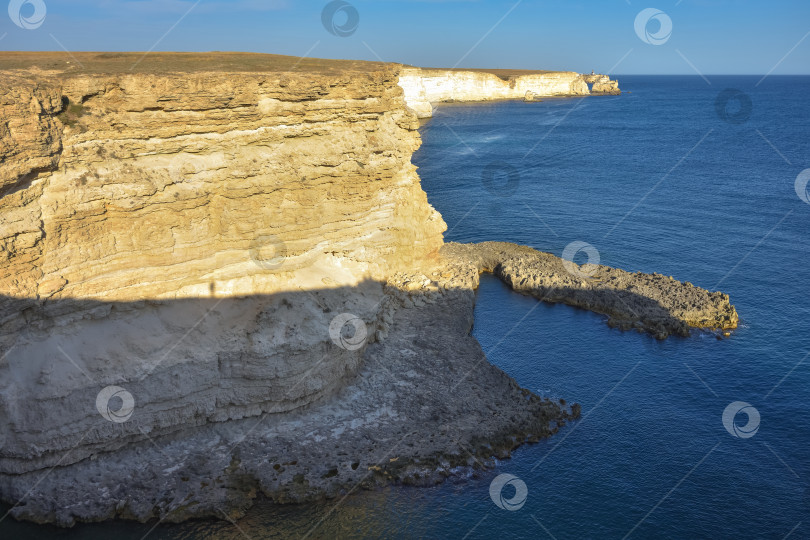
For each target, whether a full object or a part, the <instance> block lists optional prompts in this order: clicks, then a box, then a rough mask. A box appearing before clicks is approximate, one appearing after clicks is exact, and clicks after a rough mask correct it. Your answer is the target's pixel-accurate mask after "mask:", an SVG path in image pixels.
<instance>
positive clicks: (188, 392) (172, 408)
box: [0, 66, 445, 473]
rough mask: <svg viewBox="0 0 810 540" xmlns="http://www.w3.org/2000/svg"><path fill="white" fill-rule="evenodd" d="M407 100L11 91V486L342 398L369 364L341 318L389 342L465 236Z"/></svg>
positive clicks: (12, 82)
mask: <svg viewBox="0 0 810 540" xmlns="http://www.w3.org/2000/svg"><path fill="white" fill-rule="evenodd" d="M396 80H397V72H396V68H395V67H393V66H384V67H382V68H381V69H373V70H368V69H366V70H364V71H362V72H352V71H344V72H341V73H339V74H336V75H313V74H312V73H304V74H301V73H298V74H296V73H289V72H283V73H217V72H209V73H206V72H201V73H188V74H184V75H183V76H178V75H176V74H145V73H138V74H127V75H105V74H81V75H65V74H57V73H50V72H38V73H33V72H26V71H11V72H6V73H5V74H4V75H3V76H1V77H0V93H2V95H3V98H0V99H2V102H0V107H1V108H2V109H1V110H2V114H3V119H4V120H5V122H4V123H3V124H2V139H1V140H2V143H1V144H0V155H2V157H3V162H2V166H1V167H0V186H2V198H0V247H1V248H2V251H0V295H2V296H0V344H2V350H3V353H5V355H4V356H5V357H4V362H3V363H2V365H0V371H2V377H0V381H2V383H0V419H1V420H2V424H3V425H2V431H3V439H4V440H3V446H2V451H0V471H2V472H17V473H19V472H26V471H32V470H36V469H38V468H40V467H43V466H50V465H53V464H56V463H57V462H59V463H61V464H63V465H64V464H68V463H70V462H75V461H78V460H81V459H84V458H86V457H88V456H90V455H92V454H93V453H94V452H97V451H101V450H105V449H106V450H109V449H110V448H114V447H120V446H121V445H122V444H124V443H125V442H132V441H137V440H145V437H146V436H145V435H144V432H146V433H151V436H155V435H160V434H165V433H169V432H172V431H176V430H177V429H180V428H181V427H187V426H189V425H199V424H204V423H206V422H209V421H223V420H228V419H232V418H241V417H243V416H249V415H255V414H259V413H262V412H268V411H273V412H279V411H286V410H290V409H294V408H297V407H300V406H302V405H306V404H307V403H311V402H313V401H315V400H316V399H318V398H320V397H323V396H325V395H328V394H329V393H331V392H333V391H334V390H335V389H337V388H338V387H339V386H340V385H341V384H342V381H343V379H344V378H345V377H346V376H350V375H351V374H352V373H353V372H354V370H355V369H356V368H357V366H358V365H359V362H360V357H361V356H362V352H363V351H362V350H346V349H345V348H340V347H337V348H334V347H330V346H331V345H332V344H333V343H332V340H331V339H330V334H329V329H330V322H331V321H332V319H333V318H334V317H335V316H336V315H337V314H339V313H342V312H350V313H352V314H353V315H355V316H356V317H359V318H360V319H361V320H364V324H367V326H368V327H367V328H366V330H365V331H366V332H367V333H370V334H371V336H370V337H371V340H372V341H373V340H374V338H375V336H374V333H375V331H376V329H377V320H378V319H379V318H380V317H382V314H383V312H384V308H385V304H384V303H383V302H382V300H383V290H382V284H384V282H385V280H386V277H387V276H390V275H393V274H395V273H396V272H400V271H403V270H406V269H411V268H413V267H414V266H415V265H418V264H420V263H422V262H423V261H427V260H431V259H435V258H436V257H437V254H438V249H439V247H440V246H441V243H442V232H443V230H444V229H445V225H444V222H443V221H442V219H441V216H439V214H438V213H437V212H436V211H435V210H433V208H432V207H431V206H430V205H429V204H428V203H427V199H426V196H425V193H424V192H423V191H422V189H421V187H420V185H419V178H418V177H417V175H416V172H415V167H414V166H413V165H412V164H411V162H410V156H411V154H412V152H413V151H414V150H415V149H416V148H417V147H418V145H419V143H420V139H419V135H418V132H417V131H416V127H417V123H416V121H415V119H414V117H413V116H412V115H411V114H409V113H408V112H407V111H406V110H405V108H404V106H403V104H402V97H401V90H400V89H399V88H398V87H397V85H396ZM302 291H307V293H306V294H302ZM291 295H292V296H295V297H296V298H295V309H291V307H292V305H293V301H292V300H291V299H289V298H287V297H288V296H291ZM243 297H250V298H249V299H246V298H243ZM240 298H241V300H239V299H240ZM184 299H185V300H184ZM144 302H147V303H146V304H144ZM209 311H211V314H210V316H205V317H203V316H204V315H206V314H207V313H208V312H209ZM198 319H199V320H200V322H199V323H198V322H197V321H198ZM274 321H275V322H274ZM276 323H277V324H276ZM181 328H184V329H186V330H180V329H181ZM190 329H193V330H194V332H193V335H191V337H190V338H188V339H183V340H181V339H180V338H181V337H182V335H183V333H184V332H186V331H189V332H191V330H190ZM175 342H177V343H175ZM314 351H315V352H314ZM324 355H328V356H329V361H328V362H324V361H323V357H324ZM304 376H306V379H307V382H306V383H301V384H297V385H295V382H298V381H299V380H300V379H301V378H303V377H304ZM113 384H123V385H125V386H127V390H128V391H129V392H130V393H134V394H135V395H138V394H140V395H138V399H137V404H138V412H139V416H140V418H141V420H140V421H139V422H134V423H128V424H126V425H125V426H124V427H123V429H119V426H114V425H112V424H109V423H106V425H105V423H102V424H98V423H97V421H98V419H99V418H100V417H99V414H98V411H96V408H95V407H94V406H92V403H93V399H94V398H93V396H94V395H96V394H98V392H99V391H100V390H101V389H102V388H103V387H105V386H107V385H113ZM257 385H258V386H260V387H261V389H259V388H257ZM170 388H171V391H169V389H170ZM88 399H89V401H87V400H88ZM84 402H86V403H84ZM87 403H89V404H90V405H91V406H83V404H87ZM57 410H58V411H61V412H60V414H54V412H53V411H57ZM135 424H140V425H135ZM87 430H89V433H86V434H85V435H86V436H84V437H82V433H85V432H86V431H87ZM71 449H72V450H71ZM67 450H71V454H70V456H69V457H66V458H65V459H62V458H63V457H64V452H66V451H67Z"/></svg>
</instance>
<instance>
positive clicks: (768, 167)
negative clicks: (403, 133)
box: [3, 76, 810, 540]
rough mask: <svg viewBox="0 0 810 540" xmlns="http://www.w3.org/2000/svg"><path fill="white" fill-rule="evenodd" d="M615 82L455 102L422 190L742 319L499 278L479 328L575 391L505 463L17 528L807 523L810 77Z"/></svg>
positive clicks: (621, 528) (396, 529) (13, 529)
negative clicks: (652, 319) (586, 296)
mask: <svg viewBox="0 0 810 540" xmlns="http://www.w3.org/2000/svg"><path fill="white" fill-rule="evenodd" d="M618 79H619V81H620V85H621V87H622V89H623V90H624V91H625V92H626V93H625V94H623V95H621V96H604V97H589V98H577V99H568V98H565V99H563V98H560V99H548V100H546V101H543V102H541V103H523V102H518V101H509V102H497V103H490V104H474V105H459V104H454V105H443V106H439V108H438V109H437V111H436V114H435V116H434V117H433V118H432V119H430V120H429V121H428V122H426V123H425V124H424V126H423V127H422V129H421V132H422V137H423V145H422V148H421V149H420V150H419V151H418V153H417V154H416V155H415V157H414V162H415V163H416V165H418V166H419V173H420V176H421V178H422V183H423V187H424V189H425V191H426V192H427V194H428V198H429V200H430V202H431V203H432V204H433V205H434V206H435V207H436V209H437V210H438V211H439V212H441V214H442V215H443V216H444V219H445V221H446V222H447V225H448V231H447V233H446V239H447V240H448V241H459V242H479V241H483V240H504V241H512V242H517V243H521V244H527V245H530V246H533V247H535V248H537V249H540V250H544V251H548V252H551V253H554V254H556V255H561V254H562V251H563V249H564V248H565V247H566V246H567V245H569V244H570V243H571V242H575V241H580V242H587V243H588V244H590V245H591V246H593V247H594V248H595V250H596V251H597V252H598V253H599V256H600V261H601V263H602V264H606V265H610V266H615V267H619V268H624V269H626V270H630V271H636V270H640V271H643V272H659V273H662V274H665V275H672V276H674V277H675V278H676V279H679V280H683V281H690V282H692V283H694V284H696V285H699V286H702V287H705V288H708V289H711V290H722V291H724V292H726V293H728V294H729V295H730V297H731V301H732V303H734V304H735V306H736V307H737V310H738V312H739V315H740V319H741V325H740V327H739V328H738V329H737V330H736V331H734V332H733V333H732V334H731V336H730V337H727V338H723V339H718V337H717V336H715V335H714V334H709V333H695V334H694V335H693V336H692V337H689V338H669V339H667V340H665V341H657V340H655V339H654V338H652V337H650V336H648V335H644V334H639V333H636V332H622V331H619V330H616V329H611V328H609V327H608V326H607V324H606V323H605V318H604V317H603V316H600V315H597V314H594V313H590V312H587V311H583V310H579V309H575V308H571V307H568V306H563V305H551V304H545V303H540V302H537V301H536V300H534V299H533V298H528V297H524V296H521V295H518V294H515V293H512V292H511V291H509V290H508V288H506V287H505V286H504V285H503V284H501V283H500V282H499V281H498V280H497V279H495V278H493V277H491V276H483V277H482V280H481V287H480V289H479V291H478V293H477V305H476V313H475V317H476V318H475V328H474V330H473V334H474V335H475V337H476V338H477V339H478V340H479V341H480V343H481V345H482V347H483V349H484V351H486V352H487V355H488V357H489V359H490V361H491V362H493V363H494V364H496V365H498V366H499V367H501V368H502V369H503V370H505V371H506V372H507V373H509V374H510V375H511V376H512V377H514V378H515V379H516V380H517V381H518V383H520V384H521V385H522V386H524V387H526V388H529V389H531V390H533V391H534V392H536V393H538V394H540V395H544V396H551V397H554V398H564V399H565V400H567V401H568V402H577V403H580V404H581V405H582V418H581V419H580V420H579V421H577V422H573V423H570V424H569V425H568V426H566V427H565V428H563V429H562V430H560V432H559V433H558V434H557V435H555V436H553V437H552V438H550V439H547V440H544V441H542V442H540V443H538V444H534V445H529V446H524V447H522V448H520V449H519V450H517V451H516V452H515V453H514V456H513V458H512V459H509V460H505V461H502V462H499V464H498V466H497V468H496V469H495V470H492V471H486V472H484V473H482V474H480V475H477V476H474V477H472V478H461V479H456V480H454V481H450V482H448V483H446V484H444V485H441V486H437V487H434V488H403V487H391V488H386V489H382V490H379V491H374V492H361V493H357V494H356V495H352V496H350V497H348V498H347V499H346V500H345V501H343V503H341V505H340V506H339V507H338V508H337V509H335V510H334V511H332V510H333V506H334V501H332V502H328V501H327V502H325V503H322V504H314V505H305V506H281V507H279V506H273V505H271V504H267V503H263V504H260V505H257V506H256V507H255V508H253V509H252V510H251V511H250V512H249V514H248V516H247V517H245V518H244V519H242V520H240V521H238V522H237V523H236V524H232V523H229V522H227V521H222V522H211V521H199V522H191V523H187V524H182V525H170V526H163V525H161V526H159V527H157V528H155V529H154V530H152V531H151V532H150V529H151V527H152V526H151V525H136V524H127V523H106V524H98V525H81V526H78V527H76V528H74V529H71V530H67V531H61V530H57V529H55V528H50V527H48V528H41V527H35V526H31V525H24V524H16V523H9V522H10V520H7V521H6V522H4V523H3V527H4V529H3V532H4V533H5V534H8V535H13V536H9V537H15V538H40V537H53V538H65V539H68V538H69V539H74V538H94V539H96V538H97V539H101V538H118V539H121V540H123V539H127V538H141V537H142V536H144V535H146V534H147V533H148V536H147V538H155V539H157V538H177V539H191V538H217V539H219V538H234V539H236V538H254V539H264V538H273V539H275V538H300V537H303V536H304V535H305V534H306V533H307V532H309V531H310V529H311V528H312V526H313V525H314V524H316V523H318V521H320V520H321V519H322V518H324V516H326V517H325V519H323V521H322V523H321V524H320V525H319V527H318V528H317V529H316V530H315V531H314V532H312V534H311V535H310V536H309V538H336V537H354V538H363V537H366V538H394V537H401V538H459V539H461V538H469V539H474V538H499V539H506V538H553V539H558V540H563V539H581V538H595V539H614V538H615V539H622V538H685V539H694V538H712V539H718V538H735V539H744V538H774V539H781V538H786V537H788V538H795V539H800V538H810V357H808V354H810V308H809V307H808V301H809V300H810V298H808V291H809V290H810V288H809V287H808V284H810V204H808V203H807V202H805V201H804V200H802V198H800V194H801V190H799V191H800V192H799V193H797V186H796V184H797V176H798V175H799V174H800V173H801V172H802V171H803V170H804V169H807V168H810V99H808V96H810V77H784V76H782V77H777V76H771V77H768V78H766V79H765V80H763V81H760V79H761V77H719V76H709V77H707V79H706V80H704V79H703V78H701V77H698V76H694V77H682V76H671V77H670V76H666V77H665V76H661V77H649V76H644V77H642V76H625V77H621V76H620V77H618ZM799 184H802V183H801V182H799ZM799 187H802V186H801V185H800V186H799ZM804 198H805V199H810V198H808V196H807V194H806V191H805V192H804ZM577 262H582V261H579V260H577ZM724 413H725V419H726V422H725V423H724ZM735 413H736V414H735ZM501 474H509V475H513V476H514V477H516V478H515V479H513V480H512V482H511V484H510V486H511V487H510V486H506V487H505V488H504V491H503V492H502V493H501V495H502V496H503V497H505V498H506V499H512V498H514V495H515V494H518V492H519V490H518V489H517V488H516V487H515V486H517V487H520V486H519V485H518V484H520V483H522V484H525V487H526V489H525V491H526V498H525V502H524V503H523V505H522V507H520V508H519V509H502V508H500V507H499V506H498V505H496V504H495V502H493V499H492V498H491V497H490V485H491V483H492V481H493V479H495V478H496V477H497V476H498V475H501ZM510 490H511V491H510ZM519 502H520V501H516V503H519ZM517 506H520V504H515V507H517Z"/></svg>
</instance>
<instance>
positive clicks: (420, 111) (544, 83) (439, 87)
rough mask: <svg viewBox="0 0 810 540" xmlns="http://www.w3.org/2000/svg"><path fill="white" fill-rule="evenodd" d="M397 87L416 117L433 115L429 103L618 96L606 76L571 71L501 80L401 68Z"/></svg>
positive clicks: (488, 75) (490, 75) (474, 74)
mask: <svg viewBox="0 0 810 540" xmlns="http://www.w3.org/2000/svg"><path fill="white" fill-rule="evenodd" d="M589 84H592V85H593V87H592V88H590V87H589V86H588V85H589ZM399 86H400V87H402V89H403V91H404V93H405V103H406V104H407V106H408V107H409V108H410V109H411V110H412V111H414V112H415V113H416V115H417V116H418V117H419V118H429V117H431V116H433V104H434V103H442V102H464V101H492V100H499V99H524V100H526V101H536V100H537V98H540V97H551V96H587V95H591V94H618V93H620V90H619V84H618V82H617V81H611V80H610V78H609V77H608V76H606V75H601V74H599V75H596V74H594V75H582V74H580V73H576V72H574V71H550V72H543V73H533V74H527V75H516V76H508V77H506V78H504V77H501V76H498V75H496V74H495V73H489V72H484V71H455V70H447V69H420V68H404V69H403V70H402V71H401V72H400V76H399Z"/></svg>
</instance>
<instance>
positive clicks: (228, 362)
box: [0, 281, 391, 473]
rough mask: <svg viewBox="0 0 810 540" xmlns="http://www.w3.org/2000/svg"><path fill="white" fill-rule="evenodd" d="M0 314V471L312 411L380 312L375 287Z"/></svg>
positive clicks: (29, 305) (347, 368) (7, 308)
mask: <svg viewBox="0 0 810 540" xmlns="http://www.w3.org/2000/svg"><path fill="white" fill-rule="evenodd" d="M0 306H2V312H3V313H6V314H8V315H7V317H6V318H5V320H4V322H3V324H2V327H0V332H1V333H0V344H1V345H0V346H2V353H0V355H1V356H2V361H1V362H0V381H2V382H0V472H4V473H20V472H25V471H31V470H35V469H38V468H41V467H47V466H52V465H55V464H56V463H61V464H68V463H70V462H75V461H78V460H81V459H84V458H87V457H88V456H90V455H92V454H94V453H95V452H98V451H106V450H114V449H116V448H119V447H121V446H122V445H124V444H126V443H128V442H132V441H137V440H146V439H148V438H154V437H158V436H161V435H165V434H168V433H171V432H173V431H176V430H178V429H181V428H185V427H189V426H194V425H202V424H205V423H209V422H218V421H225V420H229V419H234V418H242V417H247V416H257V415H260V414H262V413H284V412H288V411H292V410H295V409H299V408H301V407H304V406H306V405H309V404H312V403H314V402H316V401H319V400H323V399H324V398H326V397H328V396H330V395H332V394H333V393H334V392H335V391H337V390H339V389H340V387H341V386H343V385H344V384H345V381H346V379H347V378H349V377H351V376H352V375H354V374H355V372H356V371H357V369H358V367H359V366H360V364H361V359H362V354H363V352H364V349H365V348H366V346H367V344H368V343H371V342H374V341H375V340H376V339H378V337H380V336H381V335H382V333H380V332H378V331H379V330H380V329H384V328H385V322H384V319H390V314H389V313H390V310H391V305H390V297H388V296H387V295H385V294H384V290H383V284H382V283H380V282H376V281H364V282H361V283H359V284H358V285H357V286H355V287H337V288H331V289H320V290H311V291H299V292H284V293H278V294H270V295H258V296H248V297H241V298H188V299H172V300H143V301H138V302H103V301H94V300H81V299H60V300H47V301H45V302H37V301H33V300H25V299H15V298H9V297H3V298H2V300H0ZM66 453H69V454H70V455H69V456H67V455H66Z"/></svg>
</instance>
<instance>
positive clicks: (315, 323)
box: [0, 276, 580, 525]
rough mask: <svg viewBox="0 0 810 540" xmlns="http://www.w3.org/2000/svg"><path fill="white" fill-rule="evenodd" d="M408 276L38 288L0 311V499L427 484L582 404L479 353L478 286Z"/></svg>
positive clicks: (150, 499)
mask: <svg viewBox="0 0 810 540" xmlns="http://www.w3.org/2000/svg"><path fill="white" fill-rule="evenodd" d="M423 277H424V276H423ZM428 281H430V280H428ZM419 285H420V288H417V287H416V286H415V285H414V286H413V287H411V288H408V287H403V288H392V287H390V286H387V287H386V286H383V284H382V283H379V282H375V281H365V282H362V283H360V284H358V285H357V286H355V287H342V288H334V289H320V290H315V291H307V292H303V291H301V292H288V293H279V294H274V295H265V296H250V297H245V298H225V299H216V298H198V299H182V300H159V301H151V300H150V301H142V302H131V303H120V302H96V301H87V300H49V301H47V302H45V303H44V304H41V305H36V304H34V303H31V305H30V306H29V307H28V308H27V309H26V310H25V311H24V312H23V313H20V314H18V315H17V317H15V318H14V319H12V320H8V321H6V323H5V325H4V327H3V334H2V336H3V339H4V340H5V342H6V343H7V344H8V345H9V346H10V348H9V347H5V346H4V350H5V353H6V355H5V358H4V359H3V362H2V365H0V380H2V381H3V382H2V388H0V415H2V419H0V429H1V430H2V431H0V433H2V435H3V437H4V440H3V447H2V449H1V450H0V456H1V459H0V499H2V500H4V501H6V502H10V503H12V504H14V505H15V506H14V507H13V508H12V510H11V515H12V516H13V517H15V518H18V519H28V520H34V521H38V522H56V523H59V524H62V525H71V524H73V523H75V521H87V520H98V519H105V518H112V517H122V518H126V519H136V520H140V521H147V520H150V519H156V518H157V519H164V518H167V521H179V520H182V519H187V518H189V517H205V516H216V517H221V515H222V511H223V510H222V509H223V508H224V509H225V511H226V512H228V515H238V514H239V512H242V511H243V510H244V509H245V508H247V507H249V506H250V504H252V500H253V499H254V498H255V497H256V496H257V495H256V494H257V492H261V493H264V494H265V495H266V496H268V497H270V498H271V499H272V500H273V501H275V502H302V501H307V500H314V499H319V498H322V497H323V496H327V497H336V496H339V495H341V494H342V493H345V492H346V490H349V489H352V490H353V489H355V488H357V487H358V486H361V487H365V488H369V489H372V488H374V487H375V486H380V485H385V484H387V483H392V482H395V483H409V484H416V485H432V484H435V483H438V482H441V481H443V480H444V479H445V478H446V477H448V476H450V475H452V474H458V473H459V471H461V469H460V468H464V467H468V468H476V469H480V468H486V467H488V466H491V465H492V464H493V463H494V461H493V457H498V458H506V457H508V456H509V455H510V452H511V450H512V449H513V448H515V447H517V446H519V445H521V444H523V443H525V442H533V441H537V440H539V439H541V438H543V437H547V436H550V435H551V434H553V433H555V432H556V431H557V430H558V429H559V428H560V427H561V426H562V425H564V424H565V422H566V421H567V420H569V419H573V418H576V417H578V416H579V413H580V409H579V406H578V405H572V406H571V407H570V409H569V408H568V407H567V406H565V405H564V404H557V403H554V402H551V401H550V400H548V399H542V398H540V397H538V396H536V395H534V394H532V393H531V392H529V391H528V390H525V389H523V388H521V387H520V386H519V385H518V384H517V383H516V382H515V381H514V380H513V379H511V378H510V377H509V376H507V375H506V374H505V373H503V372H502V371H501V370H500V369H498V368H497V367H495V366H492V365H491V364H489V362H487V360H486V357H485V356H484V354H483V351H482V350H481V348H480V345H479V344H478V343H477V341H476V340H475V339H474V338H473V337H472V336H471V335H470V330H471V327H472V314H473V305H474V294H473V291H472V289H471V288H469V287H449V288H448V287H445V288H441V289H436V288H431V289H430V290H429V291H426V290H425V289H423V288H421V286H424V287H429V285H427V284H425V283H424V280H422V281H420V282H419ZM17 318H19V319H21V321H17V320H16V319H17ZM274 413H275V414H274ZM486 464H488V465H486ZM51 467H54V468H53V469H51ZM44 469H49V471H48V474H47V478H43V479H42V480H43V481H42V482H41V483H40V482H39V480H40V478H41V475H42V474H43V470H44ZM77 478H84V479H87V481H86V482H81V483H78V484H77V482H76V479H77ZM31 486H34V487H33V488H32V487H31ZM231 512H233V514H231Z"/></svg>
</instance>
